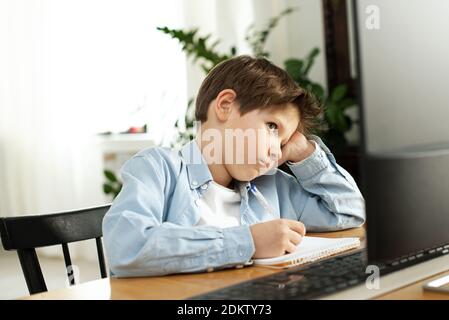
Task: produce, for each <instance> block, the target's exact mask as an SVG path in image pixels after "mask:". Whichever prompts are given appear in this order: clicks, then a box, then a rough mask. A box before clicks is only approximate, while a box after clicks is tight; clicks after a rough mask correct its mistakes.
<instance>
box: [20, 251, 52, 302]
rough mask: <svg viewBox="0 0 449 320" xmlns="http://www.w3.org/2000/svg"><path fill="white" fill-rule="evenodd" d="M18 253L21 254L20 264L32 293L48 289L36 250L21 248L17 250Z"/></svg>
mask: <svg viewBox="0 0 449 320" xmlns="http://www.w3.org/2000/svg"><path fill="white" fill-rule="evenodd" d="M17 255H18V256H19V261H20V265H21V267H22V271H23V275H24V277H25V281H26V284H27V286H28V291H29V292H30V294H35V293H40V292H45V291H47V286H46V285H45V280H44V276H43V274H42V270H41V266H40V264H39V260H38V258H37V254H36V250H34V249H20V250H17Z"/></svg>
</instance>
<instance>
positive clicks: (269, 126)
mask: <svg viewBox="0 0 449 320" xmlns="http://www.w3.org/2000/svg"><path fill="white" fill-rule="evenodd" d="M267 127H268V129H270V130H277V128H278V125H277V124H276V123H274V122H268V123H267Z"/></svg>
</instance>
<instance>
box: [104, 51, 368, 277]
mask: <svg viewBox="0 0 449 320" xmlns="http://www.w3.org/2000/svg"><path fill="white" fill-rule="evenodd" d="M319 113H320V108H319V106H318V105H316V104H315V103H314V101H313V99H312V98H311V96H310V95H309V94H308V93H307V92H305V91H304V90H303V89H301V88H300V87H298V86H297V85H296V83H295V82H294V81H293V80H292V79H291V78H290V76H289V75H288V74H287V73H286V72H285V71H283V70H282V69H280V68H278V67H276V66H274V65H273V64H271V63H270V62H269V61H267V60H265V59H254V58H251V57H248V56H240V57H236V58H232V59H229V60H227V61H224V62H222V63H220V64H219V65H217V66H216V67H215V68H214V69H213V70H212V71H211V72H210V73H209V75H208V76H207V77H206V79H205V80H204V82H203V83H202V86H201V88H200V90H199V93H198V96H197V101H196V111H195V116H196V119H197V120H198V121H200V122H201V123H200V127H199V129H198V136H197V138H196V139H195V140H193V141H190V142H189V143H188V144H186V145H185V146H184V147H183V148H182V149H181V150H179V151H176V150H170V149H167V148H150V149H146V150H143V151H141V152H139V153H138V154H137V155H135V156H134V157H133V158H131V159H130V160H128V161H127V162H126V163H125V164H124V166H123V167H122V170H121V175H122V179H123V189H122V191H121V192H120V194H119V195H118V197H117V198H116V199H115V201H114V203H113V205H112V207H111V209H110V210H109V211H108V213H107V214H106V216H105V218H104V221H103V234H104V239H105V247H106V252H107V255H108V260H109V265H110V269H111V272H112V274H113V275H115V276H118V277H130V276H150V275H164V274H170V273H182V272H198V271H212V270H216V269H221V268H227V267H234V266H235V267H236V266H242V265H245V264H250V263H251V259H253V258H268V257H275V256H279V255H282V254H284V253H286V252H292V251H293V250H295V247H296V246H297V245H298V244H299V245H300V242H301V239H302V237H303V236H304V235H305V233H306V228H307V230H309V231H331V230H341V229H345V228H351V227H358V226H360V225H362V224H363V223H364V220H365V214H364V200H363V197H362V195H361V193H360V191H359V189H358V188H357V185H356V184H355V182H354V180H353V179H352V177H351V176H350V175H349V174H348V172H346V171H345V170H344V169H343V168H341V167H340V166H338V165H337V164H336V162H335V159H334V157H333V156H332V154H331V153H330V151H329V150H328V149H327V147H326V146H325V145H324V144H323V142H322V141H321V140H320V139H319V138H318V137H316V136H313V135H308V131H309V130H310V129H311V127H312V126H313V124H314V123H315V122H316V119H317V117H318V115H319ZM306 137H307V138H306ZM235 140H237V142H236V143H234V141H235ZM234 155H235V156H236V157H234ZM283 163H286V164H287V165H288V166H289V168H290V169H291V171H292V172H293V176H292V175H289V174H287V173H285V172H283V171H281V170H279V169H277V166H279V165H281V164H283Z"/></svg>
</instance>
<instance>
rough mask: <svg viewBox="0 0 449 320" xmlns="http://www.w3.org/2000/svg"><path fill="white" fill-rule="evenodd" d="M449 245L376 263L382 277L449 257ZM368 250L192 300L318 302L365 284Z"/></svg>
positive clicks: (289, 270) (283, 272) (280, 273)
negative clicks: (312, 300)
mask: <svg viewBox="0 0 449 320" xmlns="http://www.w3.org/2000/svg"><path fill="white" fill-rule="evenodd" d="M448 252H449V245H446V246H441V247H437V248H431V249H428V250H423V251H420V252H417V253H414V254H411V255H408V256H404V257H400V258H399V259H396V260H392V261H388V262H385V263H377V264H375V265H376V266H378V267H379V272H380V274H381V275H385V274H388V273H390V272H393V271H396V270H399V269H403V268H406V267H409V266H411V265H414V264H416V263H420V262H423V261H426V260H429V259H432V258H435V257H437V256H441V255H444V254H448ZM366 266H367V256H366V250H359V251H356V252H354V253H351V254H345V255H340V256H336V257H333V258H329V259H326V260H322V261H319V262H315V263H311V264H308V265H305V266H300V267H295V268H290V269H286V270H285V271H281V272H279V273H275V274H272V275H269V276H265V277H262V278H258V279H254V280H250V281H246V282H243V283H239V284H237V285H234V286H230V287H226V288H223V289H219V290H216V291H212V292H209V293H206V294H202V295H199V296H195V297H192V299H200V300H205V299H211V300H227V299H230V300H240V299H242V300H258V299H262V300H265V299H266V300H280V299H282V300H286V299H316V298H319V297H321V296H325V295H327V294H331V293H334V292H337V291H340V290H344V289H348V288H350V287H353V286H356V285H358V284H360V283H363V282H365V280H366V279H367V277H368V276H369V275H370V274H372V273H365V270H366Z"/></svg>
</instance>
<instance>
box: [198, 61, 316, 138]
mask: <svg viewBox="0 0 449 320" xmlns="http://www.w3.org/2000/svg"><path fill="white" fill-rule="evenodd" d="M225 89H232V90H234V91H235V92H236V94H237V98H236V99H237V102H238V103H239V105H240V113H241V114H242V115H243V114H245V113H247V112H249V111H252V110H254V109H263V108H267V107H271V106H282V105H286V104H287V103H293V104H294V105H296V106H298V110H299V113H300V118H301V121H300V130H301V131H302V132H304V133H305V134H308V133H309V132H310V130H313V129H315V128H316V127H317V126H318V124H319V122H318V116H319V115H320V114H321V111H322V110H321V106H320V104H319V103H318V101H317V100H316V99H315V97H314V96H313V95H312V94H311V93H310V92H308V91H307V90H305V89H303V88H301V87H299V86H298V85H297V84H296V82H295V81H294V80H293V79H292V78H291V77H290V75H289V74H288V73H287V72H286V71H284V70H282V69H281V68H279V67H277V66H275V65H274V64H273V63H271V62H270V61H268V60H267V59H264V58H252V57H250V56H238V57H235V58H231V59H228V60H225V61H223V62H221V63H219V64H218V65H216V66H215V67H214V68H213V69H212V70H211V71H210V72H209V74H208V75H207V77H206V79H204V81H203V83H202V85H201V88H200V90H199V92H198V96H197V99H196V109H195V117H196V120H198V121H201V122H204V121H206V120H207V111H208V108H209V105H210V103H211V102H212V101H213V100H214V99H215V98H216V97H217V95H218V94H219V93H220V92H221V91H222V90H225Z"/></svg>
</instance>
